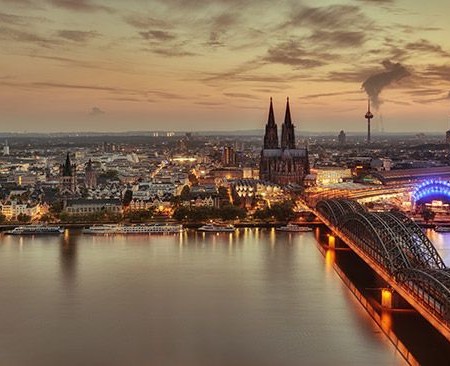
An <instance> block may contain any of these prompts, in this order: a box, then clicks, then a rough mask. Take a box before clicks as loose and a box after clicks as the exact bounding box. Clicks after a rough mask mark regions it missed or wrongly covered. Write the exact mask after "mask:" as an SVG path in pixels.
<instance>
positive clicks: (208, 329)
mask: <svg viewBox="0 0 450 366" xmlns="http://www.w3.org/2000/svg"><path fill="white" fill-rule="evenodd" d="M333 261H334V258H333V251H328V252H327V255H326V257H325V260H324V258H323V256H322V254H321V253H320V252H319V250H318V249H317V244H316V241H315V239H314V234H313V233H277V232H275V230H273V229H239V230H237V231H236V232H234V233H219V234H218V235H217V234H214V233H212V234H211V233H199V232H195V231H193V230H189V231H187V232H185V233H181V234H179V235H164V236H138V235H134V236H114V235H111V236H87V235H81V234H80V233H79V232H78V233H77V232H69V233H67V234H66V233H65V234H64V235H62V236H61V237H34V238H31V237H6V236H5V237H3V236H2V237H1V238H0V278H1V282H0V294H1V297H0V308H1V311H0V324H1V325H2V331H1V332H0V345H1V352H0V365H20V366H22V365H69V366H71V365H77V366H78V365H111V366H115V365H146V364H151V365H183V366H203V365H205V366H210V365H215V366H222V365H224V366H225V365H227V366H228V365H246V366H247V365H249V366H253V365H255V366H269V365H270V366H272V365H283V366H290V365H295V366H297V365H299V364H303V365H325V366H326V365H336V364H339V365H350V366H352V365H355V366H356V365H358V366H359V365H361V364H366V365H400V364H403V361H402V359H401V358H400V356H399V355H398V354H397V353H395V351H394V350H393V348H392V346H391V344H390V343H389V342H388V341H387V340H386V338H385V337H383V336H382V335H381V334H380V332H379V329H378V328H377V327H376V326H375V325H374V324H373V322H372V321H371V320H370V318H369V316H368V315H367V314H366V313H365V312H364V311H362V310H361V308H360V306H359V304H358V303H357V302H355V301H354V300H353V299H351V298H350V296H351V295H349V293H348V291H345V290H344V288H343V286H342V283H341V281H340V279H339V278H338V276H337V275H336V274H335V273H334V272H332V271H331V270H330V268H331V266H332V263H333Z"/></svg>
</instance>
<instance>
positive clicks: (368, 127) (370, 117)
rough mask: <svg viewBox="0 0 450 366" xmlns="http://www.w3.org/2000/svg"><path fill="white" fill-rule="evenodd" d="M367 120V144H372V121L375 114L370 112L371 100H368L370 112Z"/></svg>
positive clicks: (367, 114) (368, 111)
mask: <svg viewBox="0 0 450 366" xmlns="http://www.w3.org/2000/svg"><path fill="white" fill-rule="evenodd" d="M365 118H366V119H367V143H368V144H370V120H371V119H372V118H373V114H372V113H371V112H370V98H369V99H368V110H367V113H366V115H365Z"/></svg>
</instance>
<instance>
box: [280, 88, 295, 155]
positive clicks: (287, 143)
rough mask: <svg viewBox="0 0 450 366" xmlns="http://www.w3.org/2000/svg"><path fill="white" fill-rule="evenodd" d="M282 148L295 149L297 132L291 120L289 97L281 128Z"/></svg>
mask: <svg viewBox="0 0 450 366" xmlns="http://www.w3.org/2000/svg"><path fill="white" fill-rule="evenodd" d="M281 148H282V149H283V150H284V149H295V132H294V125H293V124H292V119H291V109H290V108H289V97H288V98H287V101H286V114H285V115H284V123H283V125H282V126H281Z"/></svg>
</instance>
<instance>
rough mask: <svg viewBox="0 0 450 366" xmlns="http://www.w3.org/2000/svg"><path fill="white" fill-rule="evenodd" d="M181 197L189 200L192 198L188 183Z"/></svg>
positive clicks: (183, 199)
mask: <svg viewBox="0 0 450 366" xmlns="http://www.w3.org/2000/svg"><path fill="white" fill-rule="evenodd" d="M180 198H181V200H182V201H188V200H189V199H190V198H191V189H190V188H189V186H188V185H187V184H186V185H185V186H184V187H183V189H182V190H181V193H180Z"/></svg>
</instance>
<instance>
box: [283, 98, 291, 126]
mask: <svg viewBox="0 0 450 366" xmlns="http://www.w3.org/2000/svg"><path fill="white" fill-rule="evenodd" d="M284 123H285V124H286V125H292V119H291V108H290V107H289V97H287V99H286V113H285V115H284Z"/></svg>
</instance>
